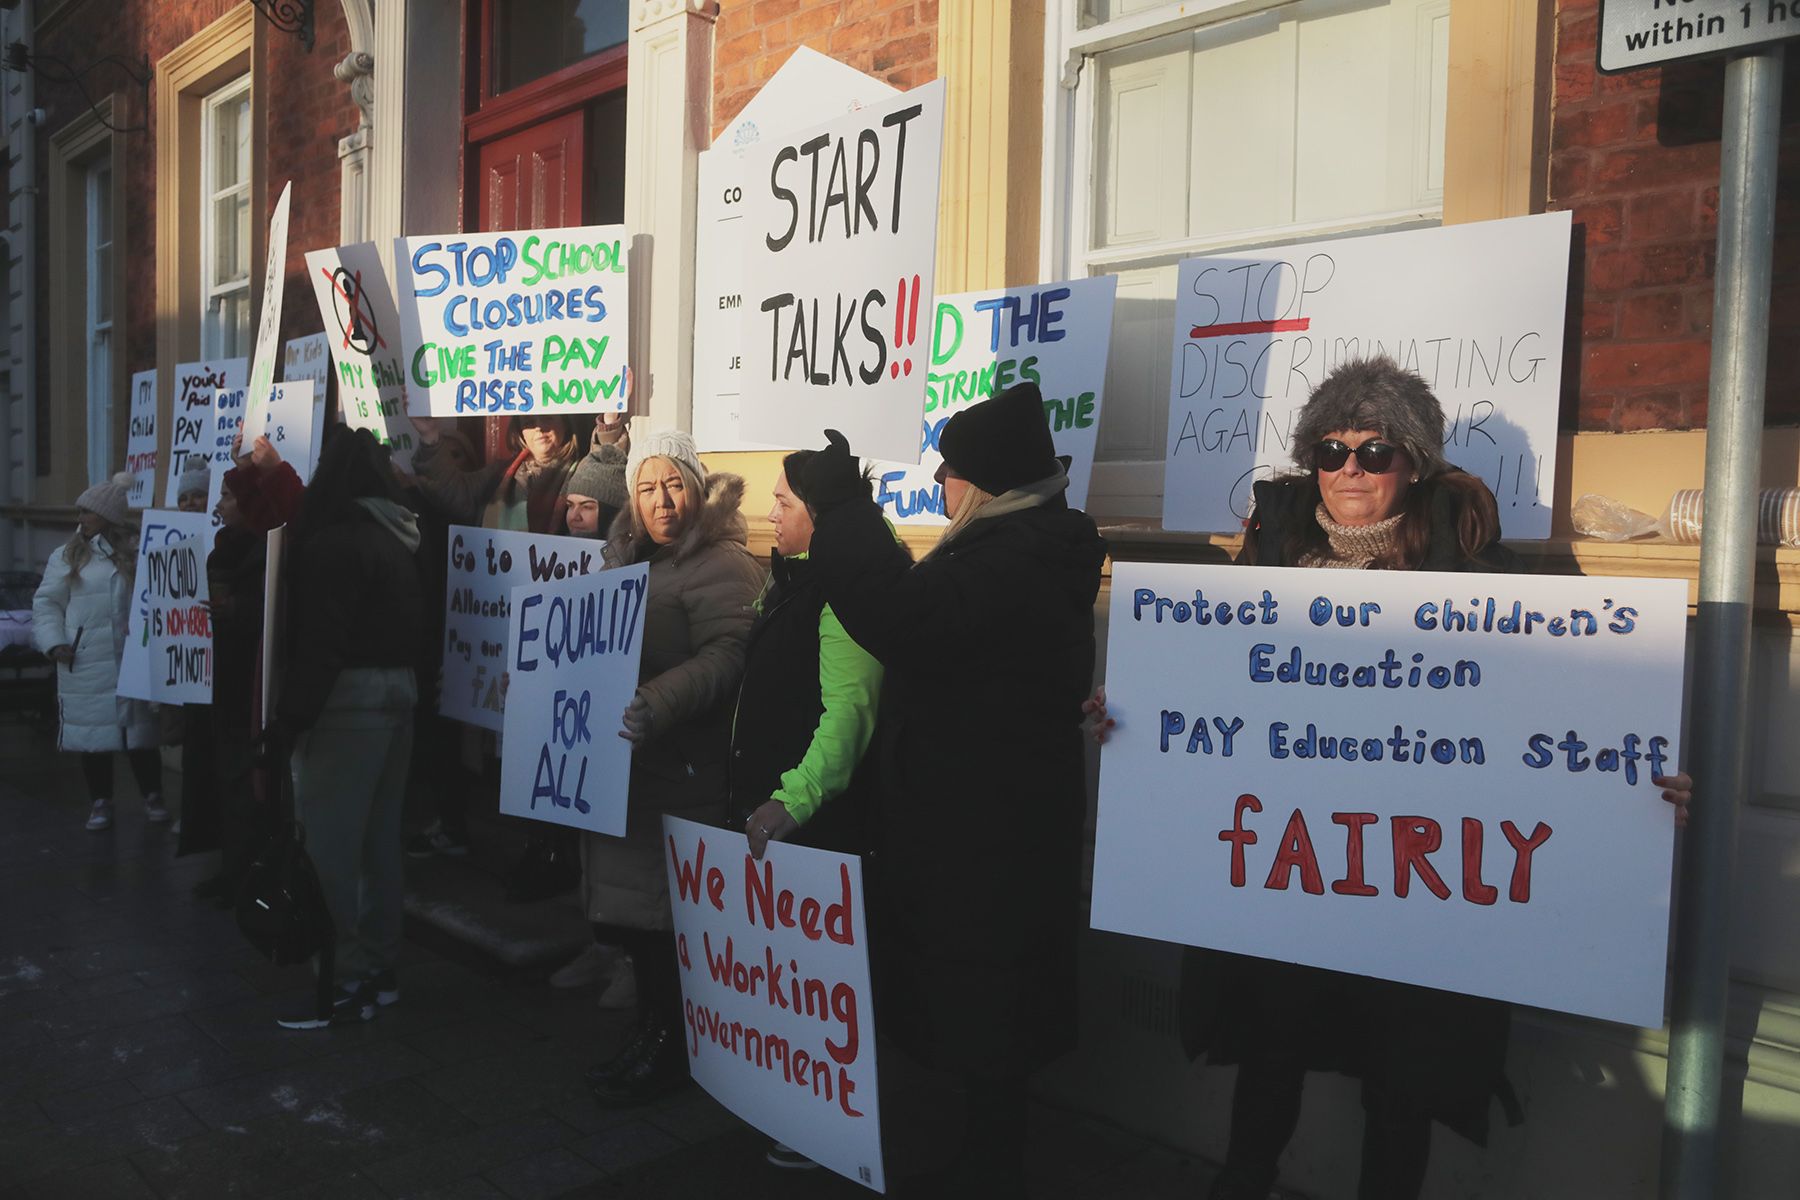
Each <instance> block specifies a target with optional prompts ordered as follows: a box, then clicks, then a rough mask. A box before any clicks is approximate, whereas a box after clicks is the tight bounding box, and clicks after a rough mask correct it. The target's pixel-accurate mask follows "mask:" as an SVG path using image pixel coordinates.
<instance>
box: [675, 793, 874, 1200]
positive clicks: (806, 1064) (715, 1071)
mask: <svg viewBox="0 0 1800 1200" xmlns="http://www.w3.org/2000/svg"><path fill="white" fill-rule="evenodd" d="M663 846H664V851H665V853H667V855H668V860H667V866H668V870H669V898H670V900H671V901H672V902H673V904H672V906H673V910H674V916H675V949H676V959H677V961H678V962H679V963H680V974H681V1008H682V1018H683V1032H684V1033H685V1034H686V1037H687V1052H688V1065H689V1067H690V1068H691V1069H692V1071H693V1075H694V1082H696V1083H698V1084H699V1085H700V1086H701V1087H703V1088H705V1089H706V1090H707V1092H708V1093H710V1094H711V1095H712V1097H713V1099H715V1100H717V1101H718V1102H719V1103H721V1104H723V1105H724V1106H725V1107H726V1108H729V1109H730V1110H731V1111H732V1112H734V1113H736V1114H737V1115H738V1116H739V1117H741V1118H742V1119H743V1120H745V1121H747V1122H748V1123H750V1124H751V1125H754V1126H756V1128H758V1129H760V1130H761V1131H762V1132H763V1133H765V1134H767V1135H769V1136H770V1137H772V1138H774V1139H776V1140H777V1141H779V1142H781V1143H783V1144H784V1145H787V1146H791V1147H792V1148H793V1149H795V1150H798V1151H799V1152H800V1153H801V1154H804V1155H805V1156H806V1157H808V1158H810V1159H812V1160H813V1161H814V1162H816V1163H818V1164H820V1165H821V1166H825V1167H829V1168H831V1169H832V1170H833V1171H836V1172H837V1173H838V1174H839V1175H842V1176H844V1177H845V1178H846V1179H854V1180H856V1181H857V1182H858V1183H861V1184H863V1185H865V1186H867V1187H869V1188H872V1189H874V1190H875V1191H877V1192H880V1191H884V1190H886V1186H887V1180H886V1176H885V1174H884V1172H883V1170H882V1159H881V1112H880V1108H879V1106H878V1104H877V1090H878V1089H877V1088H876V1079H875V1013H874V1007H873V1004H872V1002H871V1000H870V991H869V935H868V927H867V924H866V921H865V918H864V909H863V886H862V861H861V860H860V859H858V858H856V857H855V856H853V855H847V854H833V853H830V852H829V851H825V850H813V849H810V848H807V847H804V846H789V845H787V844H785V843H782V842H771V843H769V847H768V849H767V851H765V852H764V854H763V858H762V861H761V862H758V861H757V860H755V859H753V858H751V857H750V847H749V843H748V842H746V841H745V839H744V835H743V834H741V833H736V832H732V831H730V830H724V829H715V828H713V827H711V826H707V825H699V824H696V823H694V822H692V821H683V820H681V819H680V818H678V817H669V816H665V817H664V818H663Z"/></svg>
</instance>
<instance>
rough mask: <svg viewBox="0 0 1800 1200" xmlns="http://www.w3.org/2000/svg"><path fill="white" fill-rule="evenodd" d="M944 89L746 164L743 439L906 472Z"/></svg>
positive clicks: (761, 148) (757, 151)
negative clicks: (839, 435) (839, 439)
mask: <svg viewBox="0 0 1800 1200" xmlns="http://www.w3.org/2000/svg"><path fill="white" fill-rule="evenodd" d="M943 136H944V85H943V83H942V81H939V82H936V83H930V84H927V85H925V86H924V87H920V88H915V89H913V90H912V91H910V92H906V93H903V94H901V95H899V96H895V97H893V98H891V99H887V100H882V101H880V102H878V103H875V104H871V105H869V106H868V107H867V108H864V109H860V110H858V111H856V112H853V113H849V114H847V115H845V116H841V117H838V118H836V119H835V120H832V121H829V122H827V123H826V124H823V125H818V126H814V127H813V128H812V129H811V130H808V131H806V132H803V133H795V134H789V135H786V136H783V137H777V138H770V139H768V140H767V141H764V142H759V143H758V144H757V145H756V146H755V147H754V148H753V149H752V150H751V151H750V152H749V153H747V154H746V155H745V158H744V220H745V225H746V228H745V230H744V234H745V252H746V254H747V256H748V257H747V258H746V260H745V265H744V284H743V306H742V307H743V321H744V325H743V346H744V355H745V359H744V370H743V372H742V380H741V383H742V390H743V396H742V400H743V404H742V407H741V410H740V414H739V423H740V425H741V427H742V429H743V433H744V436H746V437H749V438H753V439H755V440H756V441H759V442H764V443H767V444H769V445H774V446H815V445H818V444H819V443H820V439H821V437H822V434H821V432H820V431H821V430H823V429H825V428H826V427H830V428H834V429H840V430H842V431H843V432H844V434H845V435H846V436H847V437H848V438H849V439H850V445H851V446H852V447H854V448H855V449H856V451H857V452H858V453H860V454H863V455H865V456H872V457H878V458H888V459H893V460H895V461H897V462H908V463H910V462H916V461H917V460H918V455H919V417H920V413H921V411H922V409H923V406H924V400H925V376H926V374H927V373H928V371H929V370H930V363H931V317H932V313H933V311H934V310H935V300H936V298H935V295H934V292H933V281H932V270H933V265H934V262H935V260H936V255H937V209H938V174H939V168H940V165H941V159H942V145H943Z"/></svg>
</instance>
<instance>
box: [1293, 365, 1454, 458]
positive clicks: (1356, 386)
mask: <svg viewBox="0 0 1800 1200" xmlns="http://www.w3.org/2000/svg"><path fill="white" fill-rule="evenodd" d="M1365 429H1367V430H1373V431H1375V432H1376V433H1379V434H1380V435H1381V436H1382V437H1383V438H1385V439H1387V440H1388V441H1389V442H1392V443H1393V444H1394V445H1396V446H1398V447H1399V448H1400V449H1402V450H1404V451H1406V456H1407V457H1408V458H1410V459H1411V460H1412V463H1413V469H1414V470H1416V471H1417V472H1418V475H1419V478H1420V479H1429V478H1430V477H1431V476H1433V475H1441V474H1443V472H1444V471H1445V470H1447V469H1448V468H1449V465H1450V464H1449V463H1447V462H1446V461H1445V460H1444V406H1443V405H1441V404H1439V403H1438V398H1437V397H1436V396H1434V395H1432V394H1431V388H1430V386H1429V385H1427V384H1426V382H1425V380H1424V379H1423V378H1421V377H1420V376H1419V375H1418V373H1417V372H1414V371H1408V370H1406V369H1405V368H1404V367H1401V366H1400V365H1399V364H1397V363H1396V362H1394V360H1393V359H1391V358H1387V357H1385V356H1384V357H1380V358H1364V359H1358V360H1357V361H1355V362H1348V363H1345V364H1344V365H1343V366H1341V367H1338V368H1337V369H1336V370H1334V371H1332V372H1331V374H1329V375H1327V376H1326V377H1325V380H1324V382H1322V383H1321V384H1319V386H1318V387H1316V388H1314V389H1313V394H1312V398H1311V399H1309V400H1307V402H1306V406H1305V407H1304V408H1302V409H1301V410H1300V419H1299V421H1298V422H1296V423H1295V425H1294V462H1295V463H1297V464H1298V465H1299V466H1300V468H1301V469H1302V470H1304V471H1310V470H1312V465H1313V464H1312V450H1313V447H1314V446H1315V445H1317V444H1318V443H1319V442H1321V441H1323V440H1325V436H1326V435H1327V434H1330V433H1349V432H1352V431H1356V430H1365Z"/></svg>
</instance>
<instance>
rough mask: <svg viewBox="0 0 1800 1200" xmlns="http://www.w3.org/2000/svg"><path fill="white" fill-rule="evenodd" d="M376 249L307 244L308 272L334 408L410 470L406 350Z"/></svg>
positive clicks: (370, 245) (362, 244)
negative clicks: (331, 375) (331, 369)
mask: <svg viewBox="0 0 1800 1200" xmlns="http://www.w3.org/2000/svg"><path fill="white" fill-rule="evenodd" d="M381 257H382V256H381V252H380V250H379V249H377V248H376V245H375V243H374V242H358V243H357V244H356V245H353V246H338V247H337V248H335V249H332V250H313V251H310V252H309V253H308V254H307V256H306V276H307V278H308V279H309V280H311V282H312V288H313V298H314V299H315V300H317V301H318V305H319V312H320V314H321V315H322V316H323V318H324V320H325V339H326V345H327V348H328V349H329V350H330V352H331V361H332V363H333V365H334V366H335V368H336V370H337V377H338V415H339V416H340V417H341V418H342V419H343V421H344V423H345V424H346V425H348V426H350V427H351V428H352V429H367V430H368V431H369V432H370V433H373V434H374V435H375V437H376V440H378V441H380V442H382V443H383V444H384V445H386V446H387V447H388V448H389V450H390V452H391V453H392V454H393V458H394V462H395V463H396V464H398V465H399V466H400V467H401V469H403V470H410V469H411V468H412V456H413V450H414V449H415V444H414V443H415V435H414V432H413V427H412V423H411V422H410V421H408V420H407V416H406V413H407V395H406V350H405V345H404V343H402V341H401V340H400V316H399V314H398V313H397V312H395V311H394V295H393V292H392V291H391V290H390V289H389V287H388V280H387V270H386V268H385V267H383V266H382V261H381Z"/></svg>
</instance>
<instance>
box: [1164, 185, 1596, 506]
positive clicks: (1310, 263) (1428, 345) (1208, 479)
mask: <svg viewBox="0 0 1800 1200" xmlns="http://www.w3.org/2000/svg"><path fill="white" fill-rule="evenodd" d="M1569 220H1570V218H1569V214H1568V213H1566V212H1557V213H1543V214H1541V215H1538V216H1531V217H1514V218H1511V219H1509V220H1504V221H1478V222H1473V223H1471V224H1467V225H1449V226H1445V227H1443V228H1441V229H1420V230H1413V231H1410V232H1405V233H1387V234H1378V235H1373V236H1370V237H1355V238H1342V239H1338V240H1336V241H1328V242H1312V243H1308V244H1305V245H1299V246H1284V247H1282V248H1281V249H1279V250H1274V251H1267V252H1263V253H1260V254H1258V253H1249V254H1243V255H1234V256H1230V257H1219V258H1194V259H1188V260H1187V261H1185V262H1183V263H1182V264H1181V266H1180V268H1179V271H1178V273H1177V282H1176V289H1175V349H1174V359H1173V361H1172V364H1171V369H1170V373H1169V435H1168V455H1167V458H1166V459H1165V462H1164V478H1163V524H1164V526H1166V527H1167V528H1170V529H1191V530H1203V531H1211V532H1222V533H1235V532H1237V531H1238V530H1239V529H1241V528H1242V526H1243V520H1244V518H1245V517H1246V516H1247V515H1248V514H1249V503H1250V486H1251V484H1252V482H1254V481H1255V480H1257V479H1264V478H1268V477H1269V476H1271V475H1274V474H1278V473H1280V472H1282V471H1285V470H1292V469H1294V466H1293V453H1294V449H1295V447H1294V445H1293V437H1294V426H1295V423H1296V421H1297V420H1298V417H1299V413H1300V409H1301V407H1302V406H1303V405H1304V404H1305V403H1306V401H1307V398H1308V397H1309V396H1311V395H1312V391H1313V389H1314V388H1315V387H1317V386H1318V385H1319V383H1320V382H1321V381H1323V380H1324V378H1325V376H1326V375H1328V374H1330V372H1331V370H1332V369H1333V368H1334V367H1337V366H1341V365H1342V364H1344V363H1346V362H1353V361H1355V360H1357V359H1363V358H1371V357H1374V356H1377V355H1386V356H1388V357H1389V358H1392V359H1393V360H1394V361H1395V362H1397V363H1399V364H1400V365H1401V366H1402V367H1406V368H1408V369H1409V370H1413V371H1416V372H1418V373H1419V374H1420V375H1421V376H1423V377H1424V379H1425V382H1426V383H1427V384H1429V385H1430V386H1431V390H1432V391H1433V392H1434V393H1435V394H1436V396H1437V398H1438V400H1439V402H1440V403H1441V404H1442V405H1443V407H1444V432H1445V443H1444V455H1445V457H1446V458H1448V459H1449V461H1450V462H1451V463H1453V464H1455V465H1456V466H1458V467H1461V468H1462V469H1463V470H1465V471H1468V472H1469V473H1471V474H1474V475H1479V476H1480V477H1481V478H1482V479H1483V480H1485V481H1486V482H1487V485H1488V487H1489V488H1491V489H1492V490H1493V492H1494V497H1495V499H1496V500H1498V501H1499V504H1500V524H1501V527H1502V529H1503V530H1504V532H1505V533H1506V535H1507V536H1508V537H1514V538H1542V537H1548V536H1549V535H1550V504H1551V491H1552V485H1553V484H1554V482H1555V479H1556V413H1557V405H1558V400H1559V394H1560V390H1561V377H1562V370H1561V365H1562V337H1563V313H1564V310H1565V308H1566V307H1567V304H1568V292H1567V286H1568V273H1569V271H1568V268H1569Z"/></svg>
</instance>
